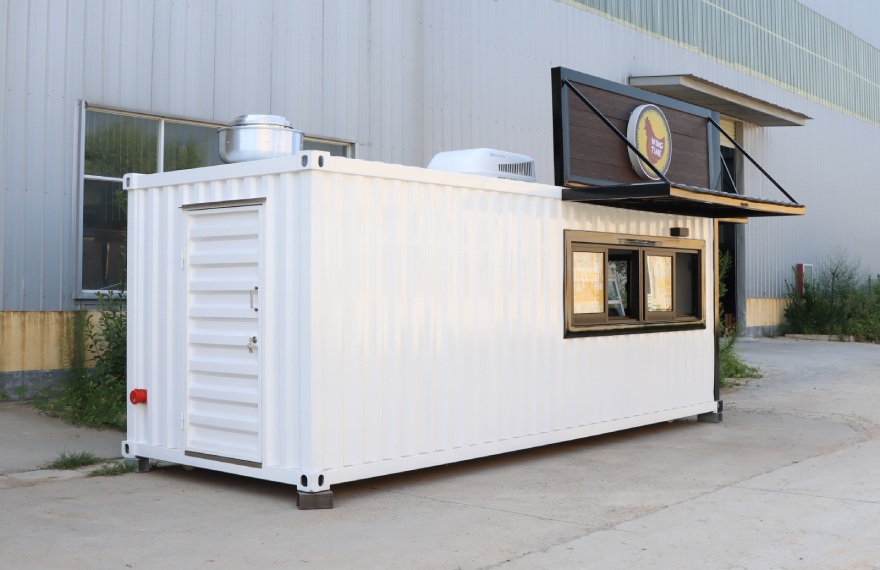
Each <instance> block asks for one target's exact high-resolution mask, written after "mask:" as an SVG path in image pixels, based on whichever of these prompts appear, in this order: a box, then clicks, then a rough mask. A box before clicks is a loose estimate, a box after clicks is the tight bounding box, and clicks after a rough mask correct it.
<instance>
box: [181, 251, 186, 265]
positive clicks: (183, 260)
mask: <svg viewBox="0 0 880 570" xmlns="http://www.w3.org/2000/svg"><path fill="white" fill-rule="evenodd" d="M180 268H181V269H186V252H184V251H181V252H180Z"/></svg>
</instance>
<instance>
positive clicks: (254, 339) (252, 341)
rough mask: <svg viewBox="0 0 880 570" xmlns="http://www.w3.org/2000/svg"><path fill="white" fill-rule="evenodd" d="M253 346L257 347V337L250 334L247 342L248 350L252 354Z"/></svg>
mask: <svg viewBox="0 0 880 570" xmlns="http://www.w3.org/2000/svg"><path fill="white" fill-rule="evenodd" d="M255 348H257V337H255V336H252V337H251V338H250V340H249V341H248V343H247V349H248V352H250V353H251V354H253V352H254V349H255Z"/></svg>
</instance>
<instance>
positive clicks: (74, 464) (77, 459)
mask: <svg viewBox="0 0 880 570" xmlns="http://www.w3.org/2000/svg"><path fill="white" fill-rule="evenodd" d="M100 462H101V460H100V459H99V458H98V457H96V456H95V454H94V453H92V452H91V451H78V452H68V451H67V450H64V451H62V452H61V453H59V454H58V459H56V460H55V461H52V462H51V463H47V464H46V466H45V467H43V469H63V470H66V469H79V468H80V467H86V466H88V465H94V464H96V463H100Z"/></svg>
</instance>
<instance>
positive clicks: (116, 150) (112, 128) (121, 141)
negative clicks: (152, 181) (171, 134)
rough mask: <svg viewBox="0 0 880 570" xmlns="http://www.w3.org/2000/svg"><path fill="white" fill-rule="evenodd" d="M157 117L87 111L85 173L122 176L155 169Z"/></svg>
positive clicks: (147, 172)
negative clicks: (146, 117)
mask: <svg viewBox="0 0 880 570" xmlns="http://www.w3.org/2000/svg"><path fill="white" fill-rule="evenodd" d="M158 131H159V121H155V120H152V119H143V118H140V117H129V116H127V115H116V114H113V113H100V112H97V111H88V112H86V141H85V149H84V151H85V157H84V158H85V161H84V166H85V174H91V175H94V176H108V177H112V178H121V177H122V176H123V175H124V174H126V173H127V172H137V173H140V174H151V173H153V172H156V168H157V162H156V142H157V140H158V139H157V136H158Z"/></svg>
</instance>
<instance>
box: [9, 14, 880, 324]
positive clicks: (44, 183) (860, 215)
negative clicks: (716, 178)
mask: <svg viewBox="0 0 880 570" xmlns="http://www.w3.org/2000/svg"><path fill="white" fill-rule="evenodd" d="M681 1H682V2H684V0H681ZM689 1H690V2H691V4H689V3H687V2H684V3H683V4H681V5H682V6H685V7H693V6H696V5H697V4H695V3H694V2H696V0H689ZM699 4H701V3H699ZM717 4H719V5H721V6H722V7H725V8H727V9H731V10H732V9H733V8H736V9H737V10H741V15H742V17H743V18H745V19H747V20H754V21H764V20H766V21H767V22H769V23H770V24H773V25H774V26H776V25H778V26H779V30H778V31H779V35H780V36H784V37H792V38H796V39H797V40H798V41H801V42H803V43H804V45H807V46H810V47H811V49H815V50H819V48H821V49H822V50H827V54H828V56H829V57H834V58H843V59H845V60H847V61H851V66H852V67H853V69H854V70H855V72H856V73H859V74H862V75H864V76H868V77H871V76H873V77H877V76H878V74H880V69H878V67H880V64H878V62H877V61H875V59H872V58H871V57H869V55H870V53H871V52H870V50H868V51H865V49H863V48H864V46H861V47H859V46H855V45H854V46H849V45H847V44H845V43H841V42H840V41H839V37H843V36H840V35H839V34H837V35H835V36H834V37H835V38H838V39H837V40H835V41H834V42H830V43H827V44H821V43H819V44H816V43H815V42H817V41H819V40H821V39H822V38H824V36H823V34H822V33H819V31H821V30H824V29H826V28H827V25H830V24H827V23H822V22H820V21H819V20H816V18H815V14H813V15H812V16H811V14H812V13H811V12H810V11H809V10H807V9H806V8H803V9H799V10H796V11H795V12H792V13H791V14H789V13H783V12H780V11H779V10H780V8H779V6H780V4H778V3H776V4H774V3H764V2H746V3H736V4H735V5H734V4H730V5H728V3H724V2H717ZM805 4H807V5H808V6H815V7H817V8H820V9H821V10H822V11H823V12H824V13H826V14H829V15H831V16H833V17H836V18H837V19H838V20H839V21H840V22H841V24H842V25H844V26H855V24H854V22H857V21H865V22H868V21H876V20H877V19H878V18H880V12H878V11H880V6H878V5H875V4H872V3H853V2H846V3H843V4H840V5H839V4H838V3H835V4H834V6H833V9H832V6H831V5H830V4H827V3H826V4H822V2H821V1H820V0H805ZM649 5H650V6H653V9H649ZM820 5H821V6H820ZM603 6H604V7H605V8H606V9H607V10H609V11H614V10H622V12H621V13H620V15H621V18H623V17H626V18H629V19H631V20H633V21H634V22H637V23H639V25H642V26H645V27H655V28H656V29H657V30H658V33H663V34H665V33H667V32H668V33H669V34H672V33H673V31H675V30H677V31H678V33H682V34H684V36H683V38H684V40H683V41H682V43H681V44H673V43H670V42H669V41H666V40H662V39H659V38H658V37H652V36H650V35H647V34H645V33H642V32H641V31H638V30H636V29H633V28H632V27H631V25H624V24H622V23H616V22H614V21H611V20H609V19H608V18H607V17H606V16H603V15H599V14H597V13H595V12H589V11H585V10H584V9H581V8H577V7H573V6H571V5H568V4H566V3H564V2H551V1H548V2H544V3H541V4H540V6H537V7H536V4H535V3H534V2H530V1H527V0H511V1H509V2H503V3H502V2H488V1H478V2H471V1H464V0H457V1H449V2H429V1H423V2H405V1H402V0H400V1H395V2H381V3H374V2H367V1H365V0H326V1H325V2H322V3H318V2H307V3H303V2H297V3H290V2H285V1H283V0H264V1H261V2H251V3H240V2H233V1H231V0H192V1H190V2H181V1H178V0H159V1H157V2H126V3H119V2H112V1H107V0H67V1H65V0H29V1H27V2H10V1H9V0H2V1H0V14H2V17H3V22H2V26H0V28H2V29H3V30H4V41H3V42H2V47H0V50H2V51H0V55H2V61H3V63H4V66H3V70H4V71H3V74H4V89H3V90H2V91H3V92H2V95H0V109H2V119H0V127H2V138H0V161H2V162H0V168H2V171H3V172H4V176H3V184H4V186H3V197H2V202H0V204H2V205H0V208H2V210H0V215H2V223H3V235H2V238H0V252H2V256H3V258H2V262H3V266H2V267H3V271H2V278H0V298H2V304H0V307H2V308H3V309H10V310H14V309H29V310H32V309H43V310H56V309H70V308H72V306H73V301H72V299H71V291H72V289H73V288H74V286H75V283H74V280H75V279H74V270H75V267H76V264H77V262H78V261H77V259H76V254H75V252H76V248H75V240H76V239H78V238H77V236H75V227H76V216H75V215H74V214H73V213H74V212H75V208H74V206H75V204H76V202H75V200H76V199H77V198H76V192H77V191H78V190H77V188H78V186H77V178H76V176H77V174H76V169H75V164H76V161H77V160H78V159H77V150H76V146H75V141H76V140H77V139H76V137H77V125H76V113H77V111H76V101H77V100H79V99H82V98H84V99H86V100H88V101H89V102H91V103H93V104H99V105H107V106H114V107H122V108H126V109H131V110H134V111H144V112H156V113H168V114H171V115H178V116H187V117H191V118H194V119H203V120H215V121H227V120H229V119H230V118H231V117H233V116H235V115H238V114H241V113H247V112H271V113H279V114H283V115H287V116H288V117H290V118H291V120H292V121H293V122H294V124H295V125H297V126H298V127H299V128H302V129H304V130H306V131H307V132H309V133H311V134H323V135H326V136H331V137H339V138H342V139H347V140H354V141H356V142H357V143H358V145H359V148H358V153H359V156H361V157H363V158H368V159H371V160H379V161H384V162H392V163H393V162H400V163H404V164H413V165H425V164H427V162H428V161H429V160H430V158H431V157H432V156H433V155H434V154H435V153H437V152H440V151H444V150H451V149H457V148H469V147H480V146H487V147H500V148H504V149H508V150H511V151H516V152H522V153H525V154H528V155H531V156H533V157H534V158H535V159H536V162H537V170H538V175H539V179H540V180H541V181H543V182H550V181H551V180H552V172H553V156H552V127H551V104H550V95H551V94H550V88H549V69H550V67H552V66H554V65H564V66H566V67H570V68H572V69H577V70H580V71H583V72H586V73H591V74H594V75H598V76H600V77H604V78H607V79H610V80H613V81H617V82H621V83H625V82H626V80H627V78H628V77H629V76H630V75H656V74H660V73H679V72H681V71H683V70H684V71H687V72H689V73H693V74H695V75H699V76H701V77H704V78H706V79H707V80H709V81H713V82H716V83H719V84H721V85H725V86H728V87H731V88H734V89H737V90H740V91H743V92H745V93H748V94H750V95H752V96H755V97H758V98H761V99H765V100H768V101H772V102H774V103H777V104H779V105H782V106H787V107H791V108H793V109H796V110H799V111H803V112H805V113H808V114H809V115H811V116H813V117H815V120H814V121H811V122H810V123H809V125H808V126H807V127H804V128H800V129H791V130H790V131H791V132H790V133H789V132H788V131H786V130H785V129H765V133H766V134H764V135H762V137H759V138H757V139H756V138H755V137H758V135H756V134H755V135H751V136H748V135H747V140H746V146H747V148H749V150H750V151H752V152H753V154H754V155H755V156H756V157H757V158H758V159H759V160H761V161H762V162H763V163H764V164H765V165H766V166H767V167H768V169H769V170H770V172H771V174H774V176H777V177H778V179H779V180H780V182H782V183H783V185H784V186H785V187H786V188H787V189H789V190H790V191H791V192H792V193H793V194H794V195H795V197H796V198H798V199H799V200H800V201H801V202H803V203H805V204H807V206H808V212H809V213H808V215H807V217H806V219H805V220H802V221H801V220H798V221H794V220H763V221H762V220H754V221H753V222H752V224H750V226H749V227H748V229H747V232H748V241H749V244H750V245H749V246H748V247H749V248H750V249H749V255H751V256H752V257H751V259H752V261H750V266H749V267H750V271H749V276H748V291H749V292H748V294H749V295H751V296H760V295H763V291H767V294H769V295H774V296H775V295H778V294H779V292H780V291H779V288H780V287H781V286H782V285H781V280H780V276H782V278H784V277H785V276H787V275H786V271H787V268H786V267H787V265H790V263H791V262H796V261H802V260H804V259H802V258H803V257H804V256H805V255H807V254H808V253H812V254H813V255H814V256H815V255H816V254H817V252H821V251H823V248H825V247H826V244H832V243H843V244H845V245H846V247H847V248H848V249H849V248H853V251H854V252H855V255H858V256H859V257H860V258H862V260H863V262H864V264H865V265H866V266H867V267H866V268H867V269H868V270H869V271H871V272H872V273H876V272H877V271H880V259H877V254H876V253H875V252H874V250H873V249H872V248H871V247H870V245H869V244H871V243H873V242H875V241H876V232H875V230H874V224H873V223H872V222H871V221H870V220H869V219H866V218H867V217H868V214H867V213H866V212H869V211H871V210H870V209H869V208H867V207H862V206H863V205H865V204H874V203H876V198H875V194H876V193H872V191H871V189H870V180H869V179H868V178H866V177H865V175H864V174H861V175H860V173H864V172H865V169H864V167H862V166H860V165H859V163H857V162H856V161H854V160H853V159H852V156H865V155H867V151H866V150H863V149H870V148H873V146H874V145H875V143H876V140H877V136H878V129H877V127H874V126H870V125H868V124H867V123H864V122H862V121H857V120H853V119H850V118H847V117H846V116H845V115H844V114H841V113H838V112H834V111H830V110H829V109H828V107H824V106H822V105H819V104H817V103H816V102H815V101H813V100H810V99H806V98H803V97H802V96H801V95H799V94H796V93H793V92H791V91H789V90H786V89H783V88H782V87H781V86H780V84H777V83H778V82H774V81H763V80H761V79H760V78H757V77H755V76H754V75H749V74H747V73H745V72H744V71H742V70H740V69H737V68H735V67H732V66H729V65H723V64H721V63H719V61H717V60H713V59H711V58H710V57H706V56H703V55H701V54H700V53H697V52H696V51H694V48H688V47H687V46H686V45H685V44H688V43H689V44H690V45H692V46H704V47H705V49H709V48H708V47H706V46H709V47H712V46H711V45H710V44H711V42H712V41H716V40H718V39H719V38H721V39H723V42H721V43H719V45H718V46H715V47H713V48H712V49H719V50H722V52H723V54H726V55H725V56H724V57H729V58H730V59H731V60H732V61H741V62H746V61H753V60H754V61H758V62H759V63H760V62H762V61H763V60H762V59H761V58H762V57H763V58H765V59H767V62H768V63H767V64H768V65H769V64H770V63H773V61H771V60H773V57H772V54H773V53H774V52H773V50H772V45H771V44H770V43H767V42H768V41H769V40H768V39H767V37H766V35H761V34H758V32H757V31H756V30H755V28H754V26H745V27H743V26H739V27H736V28H735V33H736V34H737V36H736V38H734V37H728V35H729V33H728V34H725V33H721V32H729V31H730V28H729V18H728V17H727V16H723V13H722V12H721V11H719V10H717V9H713V10H712V13H713V14H715V15H714V16H713V17H712V18H708V19H707V20H706V21H705V22H701V23H700V24H701V25H695V23H694V22H693V21H692V20H691V19H692V18H693V16H692V14H698V13H700V12H699V11H695V12H688V11H687V10H684V9H682V10H677V11H676V10H660V8H659V6H660V5H659V4H656V3H648V2H636V3H632V2H617V1H613V2H607V3H605V4H603ZM774 10H775V11H774ZM817 22H818V23H817ZM820 24H821V25H820ZM817 26H818V28H817ZM817 30H818V31H817ZM841 33H844V34H845V32H843V31H842V30H841ZM872 38H873V39H872ZM866 39H867V40H868V41H874V42H875V43H874V45H875V46H876V37H874V36H871V37H868V38H866ZM707 42H709V43H707ZM742 42H746V43H747V44H748V45H750V46H755V49H754V50H753V51H754V52H755V53H754V54H742V53H738V52H736V46H737V45H741V43H742ZM856 48H858V49H856ZM700 49H703V48H700ZM841 50H842V51H841ZM847 50H851V52H850V51H847ZM722 52H719V53H722ZM823 53H824V52H823ZM597 54H604V55H601V56H597ZM756 54H764V55H761V56H760V57H759V55H756ZM841 54H843V55H841ZM866 54H867V55H866ZM746 56H748V57H749V58H752V59H742V58H746ZM737 57H739V58H741V59H739V60H738V59H736V58H737ZM806 57H807V56H806V55H805V54H804V53H799V54H798V55H797V56H796V57H792V58H791V59H790V60H786V66H787V67H786V68H785V69H789V70H790V73H791V76H792V77H803V76H805V75H813V76H815V77H825V75H822V74H824V73H825V71H823V69H824V68H822V69H819V68H815V69H814V68H813V67H812V64H811V63H810V61H811V60H809V59H808V58H806ZM755 58H757V59H755ZM778 63H779V62H778V61H777V62H775V64H778ZM762 65H763V63H762ZM756 67H759V66H758V65H757V64H756ZM826 83H829V82H828V81H826ZM817 85H819V86H821V85H823V84H822V82H821V81H819V82H818V83H817ZM831 87H833V86H831ZM831 87H828V88H831ZM819 88H820V87H817V89H819ZM857 93H858V95H857V97H856V98H858V99H860V100H861V101H862V102H863V103H862V104H863V105H866V106H868V107H870V106H871V105H872V104H873V102H874V101H875V100H876V97H874V96H873V94H872V93H873V92H863V91H858V92H857ZM821 95H822V96H823V97H831V95H830V94H828V93H824V94H821ZM761 138H763V140H761ZM817 140H824V141H828V142H824V143H822V144H824V145H825V146H826V147H827V148H829V149H839V148H847V149H850V151H848V153H847V154H845V153H841V152H836V151H832V153H831V154H830V157H829V158H828V161H829V162H828V164H827V166H826V167H825V168H819V167H818V165H816V164H815V161H810V160H805V159H803V158H801V157H802V156H804V155H805V153H806V152H808V150H810V149H813V148H814V147H815V145H814V144H813V143H811V142H810V141H817ZM13 141H14V142H13ZM781 141H785V143H790V145H791V146H790V148H789V147H786V148H780V146H781V145H780V142H781ZM752 143H755V144H754V145H752ZM790 149H791V150H790ZM868 160H869V162H868V164H870V163H872V162H873V161H872V160H871V159H870V157H868ZM47 165H48V166H47ZM820 181H821V182H820ZM832 188H833V189H836V190H834V192H836V193H835V194H831V192H832V190H831V189H832ZM744 190H745V191H746V192H747V193H748V194H754V195H759V196H767V197H774V198H779V195H778V194H777V193H776V192H775V189H773V188H772V186H768V184H767V183H765V182H763V181H761V180H759V179H758V178H757V177H755V176H753V175H748V179H747V182H746V184H745V186H744ZM840 192H845V194H844V195H845V196H846V200H845V201H841V200H836V199H832V198H829V196H831V195H833V196H840V195H841V194H840ZM850 204H852V205H853V206H849V205H850ZM854 220H855V221H857V223H853V221H854ZM765 227H766V229H762V228H765ZM832 228H833V229H832ZM780 235H785V238H784V239H782V240H780V239H779V236H780ZM766 239H772V240H773V241H771V242H767V241H765V240H766ZM766 243H775V244H777V247H776V248H775V249H774V251H772V252H771V251H769V248H763V247H761V244H766ZM771 256H773V257H771ZM25 260H27V264H26V263H25ZM35 260H38V261H35ZM780 266H781V267H782V269H779V267H780ZM22 280H24V283H23V282H22Z"/></svg>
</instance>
